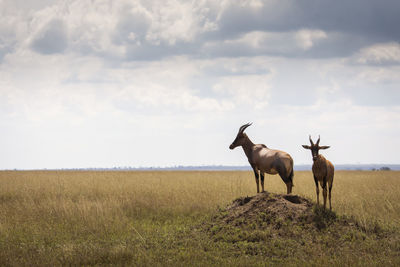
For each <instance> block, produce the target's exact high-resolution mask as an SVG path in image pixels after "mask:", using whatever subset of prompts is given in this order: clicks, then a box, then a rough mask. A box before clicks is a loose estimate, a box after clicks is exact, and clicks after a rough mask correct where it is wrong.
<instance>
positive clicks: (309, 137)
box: [308, 134, 314, 145]
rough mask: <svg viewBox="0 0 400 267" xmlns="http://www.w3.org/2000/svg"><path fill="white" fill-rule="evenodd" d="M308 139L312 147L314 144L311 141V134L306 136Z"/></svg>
mask: <svg viewBox="0 0 400 267" xmlns="http://www.w3.org/2000/svg"><path fill="white" fill-rule="evenodd" d="M308 139H310V143H311V145H314V143H313V141H312V139H311V134H310V135H309V136H308Z"/></svg>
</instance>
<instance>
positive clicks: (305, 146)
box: [302, 145, 311, 149]
mask: <svg viewBox="0 0 400 267" xmlns="http://www.w3.org/2000/svg"><path fill="white" fill-rule="evenodd" d="M302 146H303V147H304V148H305V149H311V147H310V146H307V145H302Z"/></svg>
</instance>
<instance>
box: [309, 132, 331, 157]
mask: <svg viewBox="0 0 400 267" xmlns="http://www.w3.org/2000/svg"><path fill="white" fill-rule="evenodd" d="M309 139H310V144H311V146H308V145H303V147H304V148H305V149H310V150H311V155H312V158H313V161H316V160H317V159H318V152H319V150H320V149H328V148H330V146H319V141H320V139H321V137H320V136H318V141H317V143H315V144H314V142H313V141H312V139H311V135H310V136H309Z"/></svg>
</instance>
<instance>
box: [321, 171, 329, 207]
mask: <svg viewBox="0 0 400 267" xmlns="http://www.w3.org/2000/svg"><path fill="white" fill-rule="evenodd" d="M322 190H323V191H322V194H323V195H324V209H326V196H327V194H328V190H327V188H326V177H324V180H323V182H322Z"/></svg>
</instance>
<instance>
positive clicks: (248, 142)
mask: <svg viewBox="0 0 400 267" xmlns="http://www.w3.org/2000/svg"><path fill="white" fill-rule="evenodd" d="M253 146H254V144H253V142H251V140H250V138H249V137H248V136H246V139H245V141H244V144H243V145H242V148H243V151H244V153H245V154H246V156H247V158H249V157H250V155H251V151H252V149H253Z"/></svg>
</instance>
